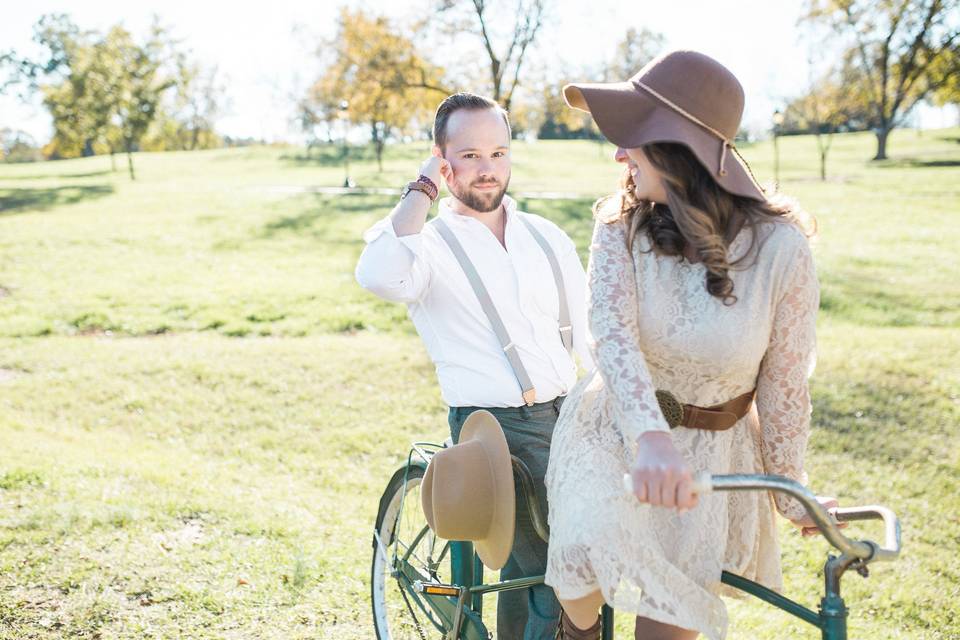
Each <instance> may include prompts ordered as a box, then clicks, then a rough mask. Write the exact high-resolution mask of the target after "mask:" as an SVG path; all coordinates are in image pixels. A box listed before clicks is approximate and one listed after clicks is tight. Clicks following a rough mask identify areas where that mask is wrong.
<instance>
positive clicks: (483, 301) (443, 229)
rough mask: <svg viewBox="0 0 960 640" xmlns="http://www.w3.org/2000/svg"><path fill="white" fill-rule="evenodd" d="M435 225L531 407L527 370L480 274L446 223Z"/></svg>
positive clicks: (532, 395)
mask: <svg viewBox="0 0 960 640" xmlns="http://www.w3.org/2000/svg"><path fill="white" fill-rule="evenodd" d="M435 224H436V225H437V231H439V232H440V237H441V238H443V239H444V241H445V242H446V243H447V245H448V246H449V247H450V250H451V251H452V252H453V255H454V257H455V258H456V259H457V262H459V263H460V267H461V268H462V269H463V273H464V274H465V275H466V276H467V280H468V281H469V282H470V286H471V287H472V288H473V292H474V293H475V294H476V295H477V300H479V301H480V307H481V308H482V309H483V312H484V313H485V314H486V316H487V319H488V320H489V321H490V325H491V326H492V327H493V332H494V333H495V334H496V336H497V340H499V341H500V347H501V348H503V352H504V354H506V356H507V360H508V361H509V362H510V366H511V367H512V368H513V373H514V375H516V376H517V382H519V383H520V390H521V392H522V393H523V401H524V402H525V403H526V404H527V406H530V405H532V404H533V403H534V402H535V401H536V397H537V391H536V389H534V388H533V383H532V382H531V381H530V376H529V375H527V370H526V369H525V368H524V366H523V363H522V362H521V361H520V355H519V354H518V353H517V346H516V345H515V344H513V341H512V340H510V335H509V334H508V333H507V328H506V327H505V326H504V324H503V320H501V319H500V314H499V313H497V308H496V307H494V306H493V300H491V299H490V294H489V293H488V292H487V288H486V286H484V284H483V280H482V279H481V278H480V274H479V273H477V269H476V267H474V266H473V263H472V262H470V258H469V257H468V256H467V253H466V252H465V251H464V250H463V246H462V245H461V244H460V241H459V240H457V237H456V236H455V235H454V234H453V231H451V230H450V227H448V226H447V223H446V222H444V221H443V219H441V218H439V217H438V218H437V219H436V223H435Z"/></svg>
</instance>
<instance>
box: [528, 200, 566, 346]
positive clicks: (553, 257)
mask: <svg viewBox="0 0 960 640" xmlns="http://www.w3.org/2000/svg"><path fill="white" fill-rule="evenodd" d="M517 217H518V218H519V219H520V220H523V224H524V226H526V227H527V230H528V231H529V232H530V235H532V236H533V237H534V239H535V240H536V241H537V244H539V245H540V248H541V249H543V252H544V253H545V254H547V261H549V262H550V268H551V269H553V280H554V282H556V284H557V299H558V300H559V301H560V317H559V321H560V340H561V341H562V342H563V348H564V349H566V350H567V353H570V354H572V353H573V328H572V327H571V325H570V306H569V305H568V304H567V288H566V287H565V286H564V285H563V271H561V270H560V261H559V260H557V254H556V253H554V252H553V247H551V246H550V243H548V242H547V239H546V238H544V237H543V235H542V234H541V233H540V232H539V231H537V228H536V227H534V226H533V223H532V222H530V221H529V220H527V219H526V218H525V217H523V216H522V215H518V216H517Z"/></svg>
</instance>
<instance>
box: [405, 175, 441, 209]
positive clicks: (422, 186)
mask: <svg viewBox="0 0 960 640" xmlns="http://www.w3.org/2000/svg"><path fill="white" fill-rule="evenodd" d="M412 191H419V192H420V193H422V194H423V195H425V196H427V198H428V199H429V200H430V202H431V203H432V202H433V201H434V200H436V199H437V195H436V189H435V188H433V187H431V186H430V185H428V184H427V183H425V182H421V181H419V180H417V181H414V182H408V183H407V186H405V187H404V188H403V192H402V193H401V194H400V199H401V200H403V199H404V198H406V197H407V196H408V195H410V192H412Z"/></svg>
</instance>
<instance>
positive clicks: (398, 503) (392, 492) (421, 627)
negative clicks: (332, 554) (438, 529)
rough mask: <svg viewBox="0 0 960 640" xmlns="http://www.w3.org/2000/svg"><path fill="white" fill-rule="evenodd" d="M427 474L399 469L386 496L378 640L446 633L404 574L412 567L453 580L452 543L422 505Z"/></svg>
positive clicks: (374, 596)
mask: <svg viewBox="0 0 960 640" xmlns="http://www.w3.org/2000/svg"><path fill="white" fill-rule="evenodd" d="M423 475H424V470H423V469H422V468H421V467H417V466H411V467H407V468H401V469H399V470H397V472H396V473H394V474H393V477H392V478H391V479H390V482H389V483H388V484H387V489H386V491H384V493H383V496H382V497H381V498H380V509H379V512H378V513H377V523H376V528H375V535H374V539H373V563H372V566H371V575H370V597H371V602H372V604H373V622H374V628H375V629H376V632H377V638H378V640H406V639H408V638H409V639H412V640H426V638H428V637H434V638H435V637H437V633H438V632H439V633H441V634H442V633H443V632H444V631H445V628H444V625H443V622H442V620H440V619H439V618H438V617H437V616H436V615H435V614H434V612H433V611H432V610H431V609H430V607H429V606H426V605H425V604H424V602H423V600H422V599H421V598H420V597H419V595H418V594H415V593H412V592H411V591H410V589H409V588H408V584H409V583H408V582H407V580H408V579H407V576H405V575H402V574H401V572H400V571H399V569H400V568H401V564H402V563H408V564H409V566H410V568H412V569H415V570H416V572H417V573H419V574H420V575H422V576H423V577H425V578H427V579H428V580H430V581H435V582H449V577H450V574H449V570H450V545H449V543H448V542H447V541H446V540H443V539H441V538H438V537H436V536H435V535H434V534H433V531H431V530H430V528H429V527H428V526H427V521H426V518H424V517H423V511H422V508H421V506H420V485H421V483H422V481H423ZM378 538H379V539H378Z"/></svg>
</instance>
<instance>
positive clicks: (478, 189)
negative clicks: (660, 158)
mask: <svg viewBox="0 0 960 640" xmlns="http://www.w3.org/2000/svg"><path fill="white" fill-rule="evenodd" d="M433 137H434V147H433V155H432V156H431V157H430V158H428V159H427V160H426V161H424V163H423V164H422V166H421V167H420V177H419V178H418V181H417V182H411V183H410V184H409V185H408V186H407V188H406V189H405V190H404V196H403V197H402V198H401V200H400V202H399V203H398V204H397V206H396V207H394V209H393V211H392V212H391V213H390V215H389V216H387V217H386V218H384V219H383V220H381V221H380V222H378V223H377V224H375V225H374V226H373V227H371V228H370V229H369V230H368V231H367V232H366V233H365V234H364V240H365V241H366V242H367V246H366V248H365V249H364V251H363V254H362V255H361V256H360V261H359V264H358V265H357V270H356V277H357V281H358V282H359V283H360V285H361V286H363V287H364V288H365V289H368V290H369V291H371V292H373V293H375V294H376V295H378V296H380V297H382V298H384V299H386V300H391V301H395V302H404V303H406V304H407V308H408V312H409V314H410V317H411V319H412V320H413V323H414V326H415V327H416V329H417V332H418V333H419V334H420V337H421V338H422V339H423V341H424V342H425V344H426V347H427V351H428V353H429V355H430V357H431V359H432V360H433V362H434V364H435V365H436V369H437V376H438V378H439V381H440V388H441V392H442V395H443V399H444V401H445V402H446V403H447V404H448V405H449V407H450V413H449V416H448V422H449V424H450V430H451V435H452V436H453V440H454V442H456V441H457V439H458V438H459V434H460V429H461V427H462V426H463V423H464V421H465V420H466V418H467V416H469V415H470V413H472V412H473V411H475V410H477V409H481V408H482V409H487V410H488V411H490V412H491V413H493V414H494V415H495V416H496V417H497V419H498V420H499V421H500V424H501V426H502V427H503V430H504V435H505V436H506V438H507V443H508V445H509V447H510V452H511V453H512V454H513V455H515V456H517V457H519V458H520V459H521V460H523V461H524V462H525V463H526V464H527V466H528V467H529V468H530V471H531V472H532V474H533V476H534V479H535V483H536V485H537V492H538V498H539V500H540V504H541V508H542V509H543V512H544V513H546V496H545V489H544V486H543V476H544V474H545V472H546V466H547V459H548V455H549V451H550V438H551V435H552V433H553V426H554V423H555V422H556V419H557V415H558V414H559V411H560V406H561V404H562V402H563V398H564V396H565V395H566V393H567V392H568V391H569V390H570V388H571V387H572V386H573V385H574V383H575V382H576V379H577V366H576V363H575V362H574V359H573V356H572V354H571V350H570V349H568V348H567V347H569V346H571V342H572V350H573V351H575V352H576V353H577V354H578V355H579V356H580V362H581V364H582V365H583V367H584V369H587V370H589V369H592V368H593V362H592V359H591V357H590V355H589V353H588V350H587V348H586V343H585V332H586V330H585V324H586V306H585V301H584V288H585V282H584V281H585V277H584V272H583V266H582V265H581V263H580V259H579V257H578V256H577V253H576V249H575V247H574V244H573V242H572V241H571V240H570V238H569V237H568V236H567V235H566V234H565V233H564V232H563V231H561V230H560V229H559V228H558V227H557V226H556V225H555V224H553V223H551V222H549V221H548V220H546V219H544V218H541V217H539V216H536V215H532V214H529V213H524V212H521V211H518V210H517V206H516V203H515V202H514V201H513V200H512V199H511V198H510V197H508V196H506V195H505V194H506V191H507V186H508V185H509V183H510V122H509V118H508V116H507V113H506V112H505V111H504V110H503V109H502V108H501V107H500V106H499V105H497V104H496V103H495V102H493V101H492V100H489V99H487V98H483V97H481V96H477V95H473V94H468V93H458V94H455V95H452V96H449V97H448V98H446V99H445V100H444V101H443V102H442V103H441V104H440V107H439V108H438V109H437V114H436V119H435V122H434V128H433ZM441 177H442V178H443V179H444V181H445V182H446V185H447V188H448V189H449V190H450V193H451V194H452V197H450V198H444V199H443V200H441V201H440V204H439V213H438V215H437V217H436V218H434V219H433V220H431V221H430V222H429V223H427V222H426V220H427V213H428V212H429V210H430V206H431V204H432V202H433V200H434V199H435V198H436V196H437V185H438V184H439V182H440V178H441ZM528 225H530V226H532V227H533V229H532V230H531V229H530V227H529V226H528ZM444 234H452V236H453V240H452V242H453V243H456V244H458V245H459V246H460V247H461V250H462V252H463V253H464V254H466V258H467V259H468V261H469V263H471V264H472V265H473V268H474V269H475V271H476V274H477V275H479V280H481V281H482V285H481V286H482V287H483V288H484V289H485V290H486V292H487V293H488V294H489V300H490V301H491V302H492V307H493V308H494V310H495V314H496V316H498V317H499V318H500V321H499V323H500V324H502V327H503V329H505V333H506V334H508V335H509V339H508V340H506V341H505V339H504V336H503V335H502V334H503V332H502V331H501V334H500V335H498V333H497V329H496V328H495V326H494V324H496V323H497V322H496V321H492V320H491V317H490V311H489V306H490V305H487V306H486V307H485V306H484V304H482V303H481V301H480V298H478V295H477V293H476V289H475V286H476V283H475V282H472V281H471V279H470V277H469V276H468V275H467V272H465V271H464V266H463V263H462V262H461V259H462V257H463V256H461V257H460V258H458V256H457V254H456V253H455V248H454V247H453V246H452V244H451V239H450V238H449V235H446V236H445V235H444ZM538 236H539V237H538ZM541 242H545V243H546V244H547V245H548V247H549V250H550V252H552V256H548V252H547V251H546V249H545V248H544V247H543V246H542V245H541ZM551 258H552V260H553V262H551ZM557 272H559V273H557ZM558 275H559V276H560V277H559V278H558V277H557V276H558ZM558 282H561V283H562V284H560V285H558V284H557V283H558ZM560 289H562V292H561V290H560ZM561 293H563V294H564V295H565V297H566V301H567V305H566V306H567V307H568V308H569V310H570V312H569V316H570V321H569V322H565V323H563V324H568V325H570V326H561V318H562V317H563V315H562V311H561V308H562V307H564V305H563V304H562V296H561V295H560V294H561ZM571 329H572V331H571ZM561 330H564V331H571V333H572V341H571V340H570V338H569V337H567V338H566V340H567V346H565V338H564V336H563V334H562V331H561ZM508 342H509V344H508ZM517 360H519V362H517ZM546 557H547V556H546V543H544V542H543V541H542V540H541V539H540V538H539V537H538V536H537V534H536V532H535V531H534V529H533V526H532V524H531V521H530V516H529V513H528V512H527V510H526V508H525V507H524V505H523V503H522V502H518V504H517V529H516V535H515V539H514V546H513V552H512V553H511V555H510V559H509V560H508V562H507V564H506V566H504V567H503V570H502V571H501V574H500V575H501V579H509V578H514V577H520V576H528V575H540V574H543V573H544V572H545V569H546ZM499 598H500V599H499V604H498V614H497V632H498V637H499V638H503V639H505V640H519V639H520V638H524V639H526V640H532V639H541V638H542V639H546V638H553V636H554V633H555V630H556V626H557V621H558V619H559V615H560V607H559V604H558V603H557V601H556V598H555V596H554V595H553V592H552V590H551V589H550V588H549V587H546V586H539V587H534V588H532V589H529V590H525V591H509V592H504V593H502V594H500V597H499Z"/></svg>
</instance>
